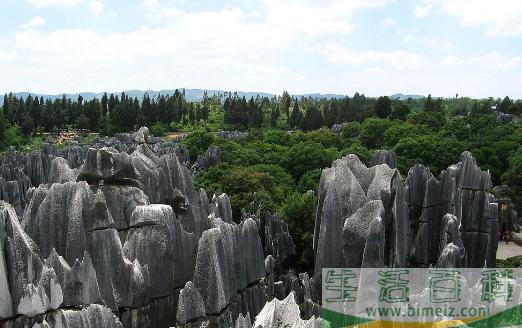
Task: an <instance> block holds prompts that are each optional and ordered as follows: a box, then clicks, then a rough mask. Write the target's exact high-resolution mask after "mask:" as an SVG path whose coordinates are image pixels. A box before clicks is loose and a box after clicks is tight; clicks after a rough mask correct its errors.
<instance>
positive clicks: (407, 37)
mask: <svg viewBox="0 0 522 328" xmlns="http://www.w3.org/2000/svg"><path fill="white" fill-rule="evenodd" d="M415 39H416V37H415V35H413V34H406V35H404V36H403V37H402V42H404V43H408V42H411V41H414V40H415Z"/></svg>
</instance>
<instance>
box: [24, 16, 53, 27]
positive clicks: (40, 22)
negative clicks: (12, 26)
mask: <svg viewBox="0 0 522 328" xmlns="http://www.w3.org/2000/svg"><path fill="white" fill-rule="evenodd" d="M45 24H47V23H46V22H45V20H44V19H43V18H42V17H40V16H36V17H35V18H33V19H31V20H30V21H28V22H27V23H25V24H22V25H20V27H21V28H24V29H28V28H33V27H38V26H44V25H45Z"/></svg>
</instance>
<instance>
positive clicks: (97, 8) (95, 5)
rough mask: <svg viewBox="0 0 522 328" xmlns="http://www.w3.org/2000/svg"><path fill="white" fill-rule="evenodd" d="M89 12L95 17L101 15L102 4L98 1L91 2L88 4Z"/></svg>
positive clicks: (92, 0)
mask: <svg viewBox="0 0 522 328" xmlns="http://www.w3.org/2000/svg"><path fill="white" fill-rule="evenodd" d="M89 6H90V7H91V11H92V13H93V14H94V15H95V16H99V15H101V13H102V11H103V3H102V2H101V1H99V0H91V1H90V3H89Z"/></svg>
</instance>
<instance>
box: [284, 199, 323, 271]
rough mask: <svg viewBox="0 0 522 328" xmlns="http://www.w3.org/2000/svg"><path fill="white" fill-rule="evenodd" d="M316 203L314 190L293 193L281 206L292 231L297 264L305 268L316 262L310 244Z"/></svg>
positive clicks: (312, 236) (311, 242)
mask: <svg viewBox="0 0 522 328" xmlns="http://www.w3.org/2000/svg"><path fill="white" fill-rule="evenodd" d="M315 203H316V199H315V196H314V193H313V192H306V193H304V194H299V193H292V194H290V195H289V196H288V197H287V198H286V199H285V201H284V202H283V205H282V206H281V216H282V218H283V220H284V221H285V222H286V223H287V224H288V230H289V231H291V232H292V236H293V238H292V239H293V241H294V244H295V248H296V253H297V254H298V256H297V263H296V264H297V266H298V268H301V269H305V270H306V269H310V266H311V264H312V263H314V252H313V249H312V247H310V245H312V244H313V239H314V224H315Z"/></svg>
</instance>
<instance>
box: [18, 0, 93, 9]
mask: <svg viewBox="0 0 522 328" xmlns="http://www.w3.org/2000/svg"><path fill="white" fill-rule="evenodd" d="M28 1H29V3H31V4H32V5H35V6H37V7H47V6H58V7H68V6H74V5H76V4H79V3H81V2H83V0H28Z"/></svg>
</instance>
